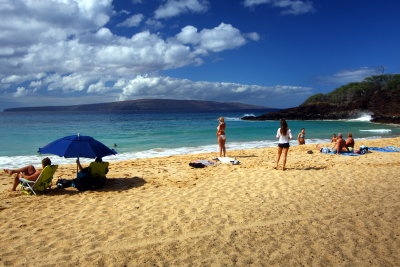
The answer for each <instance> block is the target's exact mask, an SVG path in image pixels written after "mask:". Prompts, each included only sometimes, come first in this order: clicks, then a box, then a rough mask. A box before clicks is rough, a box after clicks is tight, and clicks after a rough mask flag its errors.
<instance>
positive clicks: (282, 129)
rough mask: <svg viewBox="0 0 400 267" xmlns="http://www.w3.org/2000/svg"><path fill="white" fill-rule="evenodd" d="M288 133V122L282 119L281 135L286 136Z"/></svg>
mask: <svg viewBox="0 0 400 267" xmlns="http://www.w3.org/2000/svg"><path fill="white" fill-rule="evenodd" d="M287 131H288V125H287V122H286V121H285V120H284V119H281V135H285V136H286V134H287Z"/></svg>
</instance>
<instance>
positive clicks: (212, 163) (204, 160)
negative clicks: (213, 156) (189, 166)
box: [193, 159, 218, 166]
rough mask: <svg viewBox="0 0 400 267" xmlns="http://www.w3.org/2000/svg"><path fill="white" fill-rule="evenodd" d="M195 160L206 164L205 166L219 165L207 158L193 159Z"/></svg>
mask: <svg viewBox="0 0 400 267" xmlns="http://www.w3.org/2000/svg"><path fill="white" fill-rule="evenodd" d="M193 162H195V163H201V164H204V165H205V166H212V165H218V164H217V163H215V162H213V161H210V160H206V159H197V160H193Z"/></svg>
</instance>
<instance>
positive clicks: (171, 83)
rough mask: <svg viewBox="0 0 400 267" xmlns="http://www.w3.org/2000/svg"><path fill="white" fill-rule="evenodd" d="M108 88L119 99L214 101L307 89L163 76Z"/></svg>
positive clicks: (248, 99) (307, 91) (265, 97)
mask: <svg viewBox="0 0 400 267" xmlns="http://www.w3.org/2000/svg"><path fill="white" fill-rule="evenodd" d="M112 89H118V90H121V93H120V96H119V100H127V99H135V98H148V97H153V98H169V99H199V100H206V99H208V100H216V101H224V102H229V101H245V102H254V100H255V99H258V101H259V102H261V101H268V100H269V99H271V98H273V97H276V96H298V95H309V94H310V93H311V90H312V89H311V88H309V87H301V86H288V85H277V86H259V85H247V84H238V83H227V82H206V81H197V82H196V81H191V80H188V79H176V78H172V77H163V76H161V77H160V76H157V77H152V76H140V75H139V76H137V77H136V78H135V79H131V80H121V81H118V82H117V83H116V84H115V85H114V86H113V88H112Z"/></svg>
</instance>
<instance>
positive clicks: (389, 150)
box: [368, 147, 400, 152]
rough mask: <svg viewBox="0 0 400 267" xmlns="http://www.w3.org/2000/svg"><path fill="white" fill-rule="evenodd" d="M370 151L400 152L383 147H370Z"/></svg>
mask: <svg viewBox="0 0 400 267" xmlns="http://www.w3.org/2000/svg"><path fill="white" fill-rule="evenodd" d="M368 149H369V150H375V151H380V152H400V150H393V149H390V148H382V147H368Z"/></svg>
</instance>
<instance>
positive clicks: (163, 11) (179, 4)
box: [154, 0, 208, 19]
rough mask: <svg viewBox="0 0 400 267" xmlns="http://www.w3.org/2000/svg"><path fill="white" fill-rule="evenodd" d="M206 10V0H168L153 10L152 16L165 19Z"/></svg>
mask: <svg viewBox="0 0 400 267" xmlns="http://www.w3.org/2000/svg"><path fill="white" fill-rule="evenodd" d="M207 10H208V1H206V0H168V1H167V3H166V4H164V5H162V6H160V7H159V8H158V9H157V10H156V11H155V12H154V17H155V18H156V19H166V18H171V17H175V16H178V15H180V14H184V13H202V12H205V11H207Z"/></svg>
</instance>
